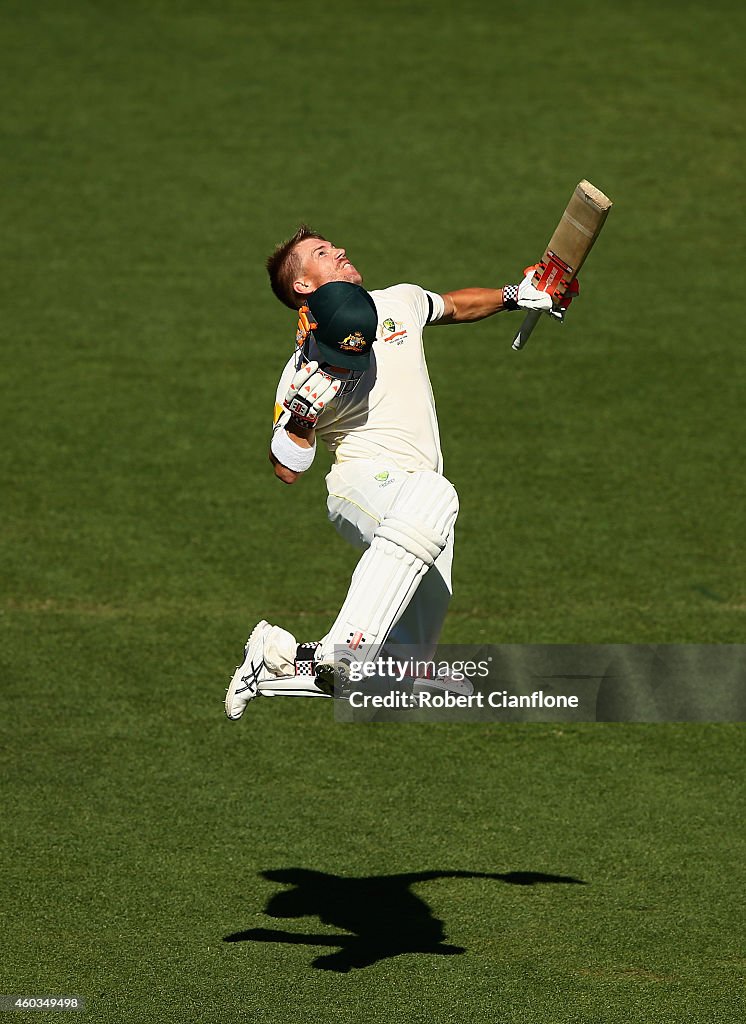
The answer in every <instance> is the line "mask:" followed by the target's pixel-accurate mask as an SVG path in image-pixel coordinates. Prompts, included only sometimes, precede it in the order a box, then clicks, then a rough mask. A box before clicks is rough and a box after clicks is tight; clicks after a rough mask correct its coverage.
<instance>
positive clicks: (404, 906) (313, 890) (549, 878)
mask: <svg viewBox="0 0 746 1024" xmlns="http://www.w3.org/2000/svg"><path fill="white" fill-rule="evenodd" d="M262 877H263V878H266V879H268V880H269V881H270V882H280V883H282V884H283V885H290V886H292V888H291V889H285V890H283V891H281V892H278V893H275V895H274V896H271V897H270V899H269V902H268V903H267V907H266V910H265V913H267V914H268V915H269V916H270V917H279V918H291V917H318V918H319V919H320V920H321V922H322V924H327V925H331V926H332V927H334V928H341V929H343V930H344V931H345V932H346V933H347V934H345V935H329V934H323V933H321V934H310V935H309V934H301V933H299V932H286V931H276V930H274V929H271V928H249V929H248V930H247V931H243V932H234V933H233V934H232V935H226V936H225V938H224V940H223V941H224V942H287V943H292V944H294V945H302V946H339V947H340V948H339V950H338V951H337V952H334V953H328V954H326V955H324V956H317V957H316V959H315V960H313V961H312V966H313V967H316V968H319V969H320V970H326V971H338V972H340V973H345V972H347V971H349V970H351V969H352V968H353V967H358V968H359V967H370V966H371V965H372V964H375V963H377V962H378V961H379V960H386V959H388V958H389V957H394V956H400V955H401V954H402V953H436V954H441V955H443V956H452V955H455V954H457V953H465V952H466V950H465V949H464V948H463V947H461V946H450V945H448V944H447V943H446V942H445V941H444V940H445V938H446V934H445V930H444V928H443V922H442V921H440V920H438V918H437V917H435V916H434V915H433V912H432V910H431V909H430V907H429V906H428V905H427V903H425V901H424V900H423V899H422V898H421V897H419V896H417V895H416V894H415V893H413V892H412V891H411V889H410V886H412V885H416V884H418V883H420V882H428V881H433V880H434V879H438V878H486V879H491V880H494V881H497V882H507V883H508V884H509V885H543V884H548V883H561V884H569V885H585V882H582V881H581V880H580V879H578V878H570V877H567V876H564V875H543V874H539V873H538V872H534V871H511V872H508V873H507V874H502V875H501V874H486V873H484V872H481V871H418V872H412V873H411V874H401V875H374V876H372V877H369V878H344V877H342V876H340V875H330V874H327V873H325V872H323V871H312V870H310V869H308V868H284V869H281V870H277V871H263V872H262Z"/></svg>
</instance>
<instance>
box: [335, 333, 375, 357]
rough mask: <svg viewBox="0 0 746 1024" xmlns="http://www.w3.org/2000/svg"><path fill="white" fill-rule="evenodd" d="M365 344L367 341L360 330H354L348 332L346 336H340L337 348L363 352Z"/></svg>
mask: <svg viewBox="0 0 746 1024" xmlns="http://www.w3.org/2000/svg"><path fill="white" fill-rule="evenodd" d="M367 344H368V342H367V341H366V340H365V338H364V337H363V336H362V334H361V333H360V331H354V332H353V333H352V334H348V335H347V337H346V338H342V340H341V341H340V343H339V348H340V351H342V352H364V351H365V347H366V345H367Z"/></svg>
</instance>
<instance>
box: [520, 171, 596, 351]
mask: <svg viewBox="0 0 746 1024" xmlns="http://www.w3.org/2000/svg"><path fill="white" fill-rule="evenodd" d="M612 205H613V204H612V202H611V200H610V199H609V197H608V196H605V195H604V193H603V192H601V190H600V189H597V188H596V187H595V185H591V183H590V182H589V181H585V180H583V181H581V182H580V183H579V184H578V185H577V187H576V188H575V191H574V192H573V194H572V196H571V197H570V202H569V203H568V204H567V208H566V209H565V212H564V213H563V214H562V217H561V218H560V222H559V224H558V225H557V227H556V228H555V230H554V234H553V235H552V237H551V238H550V239H549V244H548V245H547V247H546V249H545V250H544V255H543V256H542V258H541V261H540V263H539V265H538V268H537V270H536V271H535V273H534V278H533V285H534V287H535V288H538V289H539V290H540V291H544V292H548V293H549V294H550V295H551V296H552V300H553V302H554V303H555V305H558V304H559V301H560V299H561V298H562V296H563V295H564V294H565V292H566V291H567V289H568V288H569V287H570V284H571V283H572V281H573V279H574V278H575V277H576V276H577V274H578V271H579V270H580V268H581V267H582V266H583V264H584V263H585V260H586V258H587V256H588V253H589V252H590V251H591V249H592V248H593V244H594V242H595V241H596V239H597V238H598V235H599V233H600V231H601V228H602V227H603V226H604V223H605V221H606V218H607V216H608V215H609V210H610V209H611V207H612ZM539 316H540V314H538V313H536V312H535V311H534V310H532V311H531V312H529V313H528V314H527V315H526V317H525V319H524V321H523V323H522V324H521V327H520V330H519V331H518V333H517V334H516V336H515V338H514V340H513V348H514V349H515V350H516V351H518V350H519V349H522V348H523V346H524V345H525V344H526V342H527V341H528V339H529V336H530V334H531V331H532V330H533V329H534V327H535V326H536V324H537V323H538V320H539Z"/></svg>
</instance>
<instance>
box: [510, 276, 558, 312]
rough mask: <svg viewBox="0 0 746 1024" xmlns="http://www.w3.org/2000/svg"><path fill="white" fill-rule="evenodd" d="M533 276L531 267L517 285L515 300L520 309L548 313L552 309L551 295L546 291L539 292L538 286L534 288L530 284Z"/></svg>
mask: <svg viewBox="0 0 746 1024" xmlns="http://www.w3.org/2000/svg"><path fill="white" fill-rule="evenodd" d="M533 277H534V268H533V267H531V268H530V269H529V270H528V272H527V273H526V276H525V277H524V279H523V280H522V281H521V283H520V284H519V285H518V297H517V299H516V302H517V303H518V306H519V308H520V309H538V310H541V312H542V313H549V312H551V310H552V296H551V295H548V294H547V293H546V292H540V291H539V289H538V288H534V286H533V284H532V281H533Z"/></svg>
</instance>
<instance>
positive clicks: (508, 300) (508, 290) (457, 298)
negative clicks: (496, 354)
mask: <svg viewBox="0 0 746 1024" xmlns="http://www.w3.org/2000/svg"><path fill="white" fill-rule="evenodd" d="M533 271H534V268H533V267H530V268H529V270H528V271H527V272H526V276H525V277H524V278H523V280H522V281H521V283H520V284H506V285H504V286H503V287H502V288H460V289H459V290H458V291H453V292H445V294H444V295H443V302H444V304H445V312H444V313H443V316H441V317H440V319H438V320H436V321H434V323H436V324H468V323H473V322H474V321H475V320H484V319H485V317H488V316H493V315H494V314H495V313H500V312H502V310H504V309H508V310H513V309H518V308H521V309H538V310H543V311H544V312H548V311H549V310H550V309H551V308H552V300H551V298H550V297H549V295H547V293H546V292H540V291H538V289H536V288H534V286H533V284H532V277H533Z"/></svg>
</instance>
